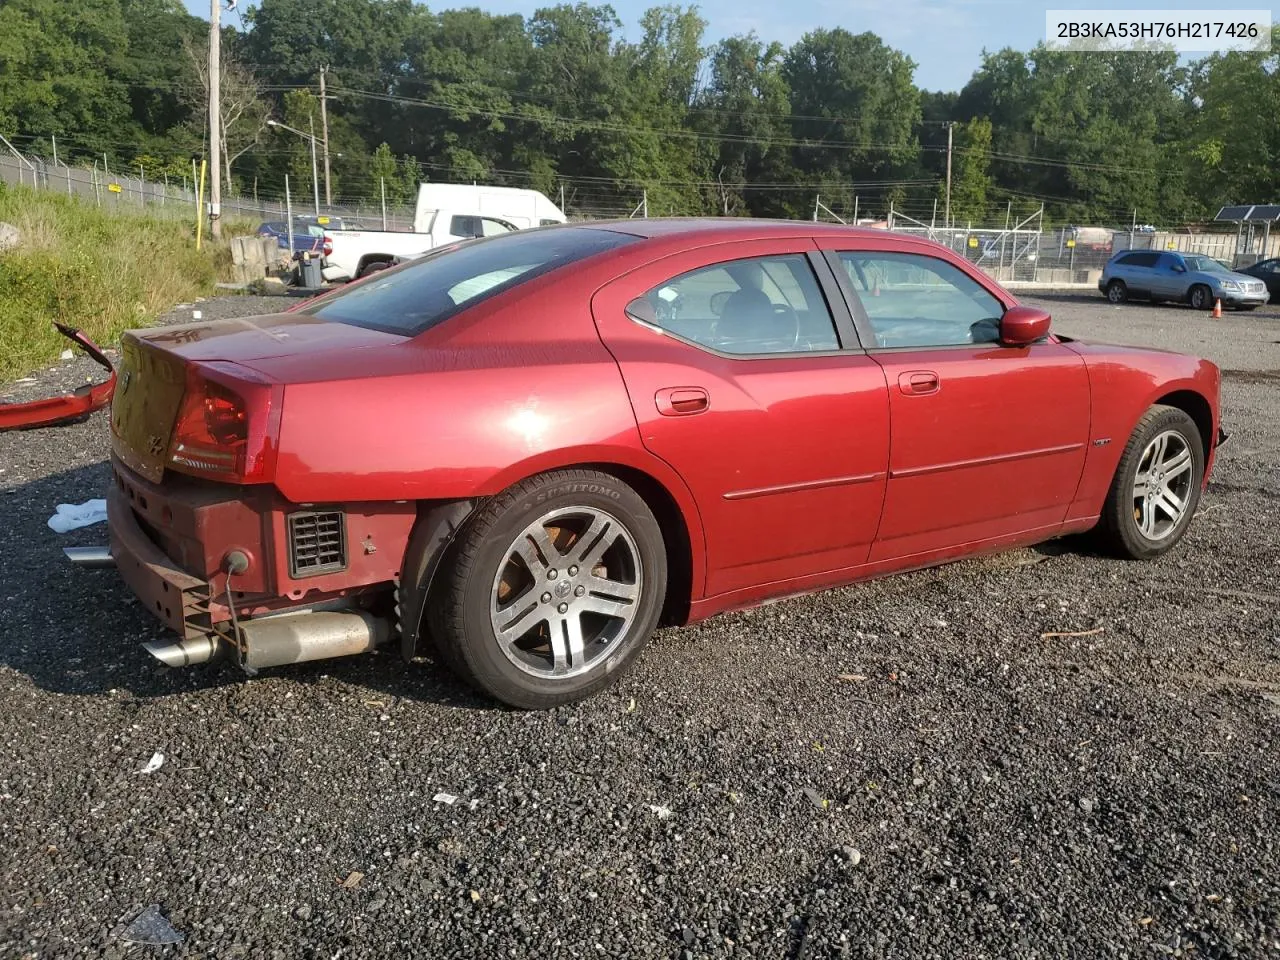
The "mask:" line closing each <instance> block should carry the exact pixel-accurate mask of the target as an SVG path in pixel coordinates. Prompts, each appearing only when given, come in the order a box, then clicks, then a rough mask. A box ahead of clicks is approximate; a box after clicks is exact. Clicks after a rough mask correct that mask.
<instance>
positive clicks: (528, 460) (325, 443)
mask: <svg viewBox="0 0 1280 960" xmlns="http://www.w3.org/2000/svg"><path fill="white" fill-rule="evenodd" d="M610 275H611V274H610ZM599 283H600V280H599V276H598V274H596V273H595V272H594V271H589V270H583V271H581V272H580V274H578V275H570V276H568V277H565V276H563V275H560V276H557V275H550V276H548V277H544V278H539V279H537V280H533V281H530V283H528V284H526V285H524V286H523V287H522V288H519V289H520V290H522V291H523V294H522V295H521V296H520V297H519V298H509V297H495V298H494V300H493V301H491V302H487V303H484V304H481V305H478V306H477V307H476V308H474V309H472V310H470V311H468V312H466V313H464V314H460V315H459V316H457V317H454V318H453V319H451V320H449V321H446V322H445V323H443V324H441V325H440V326H439V327H436V328H434V329H432V330H428V331H426V332H424V333H423V334H421V335H419V336H418V337H416V338H414V339H412V340H408V341H403V342H400V343H397V344H394V345H387V346H375V347H369V348H366V349H359V350H351V351H345V352H338V351H335V352H331V353H325V354H309V355H308V354H294V355H286V356H280V357H273V358H270V359H268V360H262V361H254V362H253V366H254V367H255V368H256V369H258V370H259V371H260V372H262V373H265V374H267V375H269V376H271V377H273V378H275V379H277V380H279V381H281V382H283V383H284V384H285V397H284V403H283V405H282V415H281V423H280V435H279V436H280V441H279V443H280V449H279V454H278V459H277V476H276V481H275V484H276V487H277V488H278V489H279V490H280V492H281V493H282V494H283V495H284V496H285V497H286V498H288V499H289V500H290V501H293V502H295V503H320V502H342V501H399V500H454V499H469V498H473V497H483V496H489V495H493V494H496V493H499V492H501V491H502V490H504V489H506V488H507V487H509V486H510V485H511V484H513V483H516V482H518V481H519V480H521V479H524V478H525V477H528V476H531V475H533V474H536V473H540V472H544V471H547V470H554V469H558V468H563V467H569V466H580V465H592V464H596V465H603V466H605V467H609V466H621V467H626V468H630V469H633V470H637V471H640V472H643V473H645V474H647V475H648V476H649V477H651V478H652V479H653V480H655V481H657V482H658V483H659V484H661V485H662V486H663V487H664V488H665V489H666V491H667V493H668V494H670V496H671V498H672V499H673V500H674V501H675V503H676V505H677V506H678V507H679V509H680V511H681V513H682V514H683V515H684V518H685V522H686V524H687V526H688V532H689V539H690V543H691V545H692V547H693V553H694V556H693V566H694V572H695V581H694V582H695V583H700V582H701V569H702V555H703V547H702V544H703V534H702V526H701V522H700V520H699V516H698V511H697V507H696V505H695V503H694V500H693V497H692V495H691V494H690V492H689V490H688V488H687V487H686V486H685V485H684V482H683V481H682V480H681V479H680V477H679V475H678V474H676V473H675V471H674V470H672V469H671V468H670V467H669V466H667V465H666V464H665V463H664V462H663V461H662V460H660V459H658V458H657V457H655V456H653V455H652V454H651V453H649V452H648V451H647V450H646V449H645V447H644V445H643V443H642V442H641V440H640V432H639V428H638V427H637V426H636V419H635V414H634V413H633V412H632V409H631V402H630V399H629V397H628V395H627V391H626V388H625V386H624V384H623V381H622V375H621V373H620V372H619V370H618V366H617V364H616V363H615V361H614V359H613V357H612V355H611V354H610V353H609V352H608V351H607V350H606V349H605V347H604V344H603V343H602V342H601V341H600V338H599V335H598V334H597V333H596V328H595V323H594V321H593V319H592V317H591V313H590V306H589V305H590V300H591V294H592V292H594V289H595V287H597V286H598V285H599Z"/></svg>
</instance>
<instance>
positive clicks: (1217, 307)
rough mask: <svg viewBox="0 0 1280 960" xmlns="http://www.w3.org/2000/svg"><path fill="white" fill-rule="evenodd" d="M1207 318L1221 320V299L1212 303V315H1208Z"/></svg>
mask: <svg viewBox="0 0 1280 960" xmlns="http://www.w3.org/2000/svg"><path fill="white" fill-rule="evenodd" d="M1209 316H1210V317H1212V318H1213V319H1214V320H1221V319H1222V298H1221V297H1219V298H1218V299H1217V300H1215V301H1213V313H1211V314H1209Z"/></svg>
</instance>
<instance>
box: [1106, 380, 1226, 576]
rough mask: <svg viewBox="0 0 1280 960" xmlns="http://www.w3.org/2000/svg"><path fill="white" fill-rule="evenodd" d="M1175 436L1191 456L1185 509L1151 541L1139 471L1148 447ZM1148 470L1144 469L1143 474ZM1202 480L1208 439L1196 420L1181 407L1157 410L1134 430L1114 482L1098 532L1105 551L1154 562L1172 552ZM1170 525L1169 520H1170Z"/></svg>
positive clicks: (1188, 520) (1197, 499) (1196, 500)
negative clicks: (1143, 518) (1143, 523)
mask: <svg viewBox="0 0 1280 960" xmlns="http://www.w3.org/2000/svg"><path fill="white" fill-rule="evenodd" d="M1168 432H1173V433H1174V434H1176V435H1178V436H1179V437H1181V441H1182V443H1183V444H1184V445H1185V447H1186V449H1187V450H1188V451H1189V452H1190V454H1191V460H1190V462H1191V467H1190V478H1189V483H1188V484H1187V487H1186V495H1185V497H1183V500H1184V502H1185V507H1184V509H1183V512H1182V514H1181V516H1180V517H1179V519H1178V520H1177V521H1176V522H1175V523H1172V525H1171V526H1169V527H1168V529H1167V530H1166V531H1164V532H1162V533H1161V534H1160V536H1159V538H1158V539H1156V538H1152V537H1148V536H1147V535H1145V534H1144V533H1143V531H1142V529H1141V528H1140V525H1139V523H1140V516H1141V513H1142V509H1143V508H1140V507H1139V506H1138V500H1137V499H1136V494H1135V486H1136V484H1137V481H1138V473H1139V468H1140V467H1142V466H1146V464H1145V463H1144V457H1145V454H1146V452H1147V448H1148V446H1149V445H1150V444H1151V443H1152V442H1153V441H1154V440H1155V439H1156V438H1157V437H1159V436H1161V435H1162V434H1165V433H1168ZM1145 474H1146V471H1144V475H1145ZM1203 478H1204V441H1203V439H1202V438H1201V436H1200V430H1199V429H1198V428H1197V427H1196V424H1195V421H1194V420H1192V419H1191V418H1190V417H1189V416H1187V414H1186V413H1184V412H1183V411H1182V410H1179V409H1178V408H1177V407H1166V406H1163V405H1161V404H1157V405H1156V406H1153V407H1152V408H1151V409H1150V410H1148V411H1147V412H1146V413H1145V414H1143V416H1142V419H1140V420H1139V421H1138V424H1137V426H1135V427H1134V428H1133V434H1132V435H1131V436H1130V437H1129V442H1128V443H1127V444H1126V445H1125V448H1124V453H1123V455H1121V457H1120V464H1119V466H1118V467H1116V475H1115V477H1114V478H1113V479H1112V481H1111V489H1110V490H1109V491H1108V493H1107V500H1106V503H1105V504H1104V505H1103V508H1102V517H1101V518H1100V522H1099V524H1098V528H1097V535H1098V539H1099V541H1100V543H1101V545H1102V547H1103V548H1104V549H1106V550H1107V551H1108V552H1109V553H1112V554H1115V555H1116V556H1119V557H1123V558H1125V559H1129V560H1150V559H1153V558H1155V557H1158V556H1161V555H1162V554H1164V553H1167V552H1168V551H1169V550H1171V549H1172V548H1173V547H1174V546H1175V545H1176V544H1177V543H1178V541H1179V540H1181V539H1182V537H1183V535H1184V534H1185V533H1186V532H1187V527H1188V526H1189V525H1190V523H1191V518H1192V517H1193V516H1194V515H1195V512H1196V507H1197V506H1198V504H1199V502H1200V485H1201V482H1202V480H1203ZM1166 523H1168V518H1167V517H1166Z"/></svg>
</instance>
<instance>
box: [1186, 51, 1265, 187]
mask: <svg viewBox="0 0 1280 960" xmlns="http://www.w3.org/2000/svg"><path fill="white" fill-rule="evenodd" d="M1189 86H1190V89H1191V96H1192V98H1193V99H1194V100H1195V101H1197V102H1198V103H1199V104H1200V108H1199V110H1198V111H1197V112H1196V115H1195V116H1194V119H1193V121H1192V123H1191V124H1190V125H1189V129H1190V131H1191V137H1190V140H1191V141H1192V143H1193V144H1194V146H1193V147H1192V149H1191V150H1190V154H1191V166H1192V170H1193V175H1194V178H1195V180H1196V181H1197V182H1198V183H1200V184H1201V185H1202V195H1203V196H1204V197H1205V199H1206V200H1207V201H1208V205H1209V206H1218V205H1226V204H1231V203H1256V202H1266V201H1270V200H1273V199H1275V192H1276V189H1277V180H1278V179H1280V178H1278V177H1277V174H1276V164H1275V158H1276V157H1277V156H1280V26H1277V27H1275V28H1273V29H1272V36H1271V50H1270V52H1266V53H1264V52H1243V51H1233V52H1231V53H1219V54H1213V55H1211V56H1209V57H1207V58H1205V59H1204V60H1202V61H1200V63H1199V64H1197V65H1196V67H1195V69H1194V72H1193V73H1192V76H1191V81H1190V84H1189Z"/></svg>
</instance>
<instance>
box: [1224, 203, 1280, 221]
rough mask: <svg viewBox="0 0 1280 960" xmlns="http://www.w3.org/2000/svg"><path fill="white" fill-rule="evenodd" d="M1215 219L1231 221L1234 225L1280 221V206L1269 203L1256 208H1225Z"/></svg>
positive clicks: (1258, 205)
mask: <svg viewBox="0 0 1280 960" xmlns="http://www.w3.org/2000/svg"><path fill="white" fill-rule="evenodd" d="M1213 219H1215V220H1230V221H1232V222H1234V223H1239V222H1241V221H1245V222H1261V221H1265V220H1280V204H1276V203H1268V204H1257V205H1255V206H1237V207H1223V208H1222V209H1221V210H1219V211H1218V215H1217V216H1216V217H1214V218H1213Z"/></svg>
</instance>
